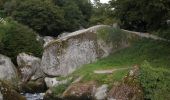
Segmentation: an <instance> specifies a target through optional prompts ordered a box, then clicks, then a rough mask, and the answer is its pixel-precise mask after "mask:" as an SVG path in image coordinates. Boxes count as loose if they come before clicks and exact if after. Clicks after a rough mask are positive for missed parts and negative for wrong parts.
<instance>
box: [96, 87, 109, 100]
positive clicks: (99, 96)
mask: <svg viewBox="0 0 170 100" xmlns="http://www.w3.org/2000/svg"><path fill="white" fill-rule="evenodd" d="M107 92H108V85H107V84H104V85H102V86H101V87H98V88H97V89H96V93H95V99H96V100H106V97H107Z"/></svg>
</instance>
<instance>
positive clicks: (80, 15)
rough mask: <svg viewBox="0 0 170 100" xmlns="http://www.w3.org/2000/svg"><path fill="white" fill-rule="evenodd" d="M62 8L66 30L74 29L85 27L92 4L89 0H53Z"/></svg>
mask: <svg viewBox="0 0 170 100" xmlns="http://www.w3.org/2000/svg"><path fill="white" fill-rule="evenodd" d="M53 1H54V2H55V4H56V5H58V6H60V8H61V9H63V10H64V13H65V14H64V18H65V20H66V23H65V25H66V31H75V30H77V29H79V28H80V27H87V26H88V23H89V19H90V17H91V14H92V4H91V3H90V2H89V0H83V1H82V0H53Z"/></svg>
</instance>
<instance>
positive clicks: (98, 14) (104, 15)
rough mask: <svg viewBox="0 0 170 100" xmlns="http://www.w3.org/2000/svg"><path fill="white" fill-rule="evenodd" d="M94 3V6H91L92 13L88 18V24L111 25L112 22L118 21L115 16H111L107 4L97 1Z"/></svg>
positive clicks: (110, 10)
mask: <svg viewBox="0 0 170 100" xmlns="http://www.w3.org/2000/svg"><path fill="white" fill-rule="evenodd" d="M95 5H96V6H94V7H93V14H92V16H91V18H90V25H96V24H106V25H112V24H113V23H117V22H118V21H117V20H116V19H115V18H113V15H112V13H113V11H112V9H111V7H110V6H109V5H108V4H102V3H100V2H98V1H97V3H96V4H95Z"/></svg>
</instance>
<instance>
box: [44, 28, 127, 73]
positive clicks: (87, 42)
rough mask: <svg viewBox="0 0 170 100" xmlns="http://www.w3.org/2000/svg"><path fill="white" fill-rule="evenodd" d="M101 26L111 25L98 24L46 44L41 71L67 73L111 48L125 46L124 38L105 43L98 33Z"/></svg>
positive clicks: (109, 51) (94, 59) (97, 57)
mask: <svg viewBox="0 0 170 100" xmlns="http://www.w3.org/2000/svg"><path fill="white" fill-rule="evenodd" d="M101 28H111V27H110V26H106V25H98V26H94V27H91V28H88V29H84V30H79V31H76V32H73V33H69V34H68V35H66V36H63V37H61V38H59V39H57V40H55V41H52V42H50V43H49V44H48V45H46V46H45V48H44V53H43V57H42V63H41V67H42V69H43V72H44V73H46V74H47V75H49V76H60V75H68V74H69V73H72V72H73V71H74V70H76V69H77V68H78V67H80V66H82V65H83V64H88V63H91V62H94V61H96V60H97V59H100V58H103V57H106V56H108V55H109V54H110V53H111V52H112V51H113V49H120V48H124V47H127V45H128V42H127V41H126V40H121V43H118V44H116V43H114V44H113V43H112V42H107V43H106V41H105V40H103V39H102V38H100V36H99V35H98V30H99V29H101Z"/></svg>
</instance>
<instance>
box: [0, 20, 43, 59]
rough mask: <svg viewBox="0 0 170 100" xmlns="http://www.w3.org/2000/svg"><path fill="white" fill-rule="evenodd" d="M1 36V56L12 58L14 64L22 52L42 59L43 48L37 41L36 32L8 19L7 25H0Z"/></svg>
mask: <svg viewBox="0 0 170 100" xmlns="http://www.w3.org/2000/svg"><path fill="white" fill-rule="evenodd" d="M0 36H1V38H0V39H1V41H0V54H4V55H7V56H9V57H11V58H12V60H13V61H14V62H16V57H17V55H18V54H19V53H21V52H26V53H32V54H33V55H35V56H38V57H41V54H42V46H41V45H40V43H39V42H38V41H36V34H35V32H34V31H33V30H31V29H30V28H28V27H27V26H24V25H22V24H19V23H17V22H16V21H13V20H12V19H7V23H6V24H5V25H4V24H0Z"/></svg>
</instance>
